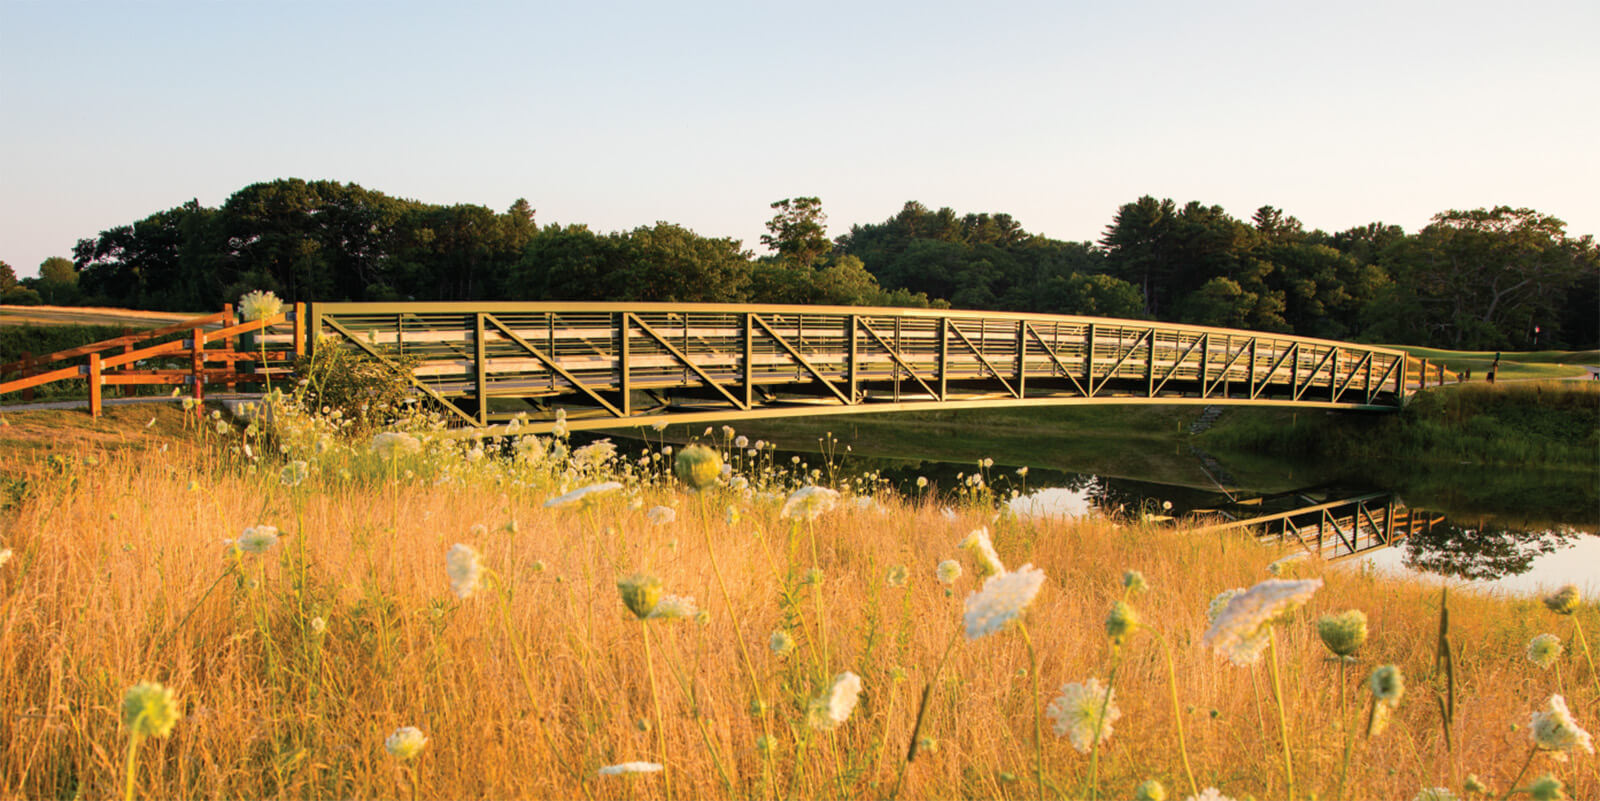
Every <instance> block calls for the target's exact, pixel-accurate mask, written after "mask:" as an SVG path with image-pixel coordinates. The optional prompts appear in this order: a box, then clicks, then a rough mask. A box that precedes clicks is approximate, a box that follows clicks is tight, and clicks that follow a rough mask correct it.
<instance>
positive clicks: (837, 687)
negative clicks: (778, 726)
mask: <svg viewBox="0 0 1600 801" xmlns="http://www.w3.org/2000/svg"><path fill="white" fill-rule="evenodd" d="M860 695H861V677H860V676H857V675H856V674H854V673H851V672H850V671H848V670H847V671H845V672H843V673H840V674H839V675H837V676H834V677H833V683H832V684H830V685H829V686H828V689H827V690H825V691H823V693H822V695H819V696H817V697H816V698H814V699H812V701H811V705H810V707H808V708H807V710H806V723H808V724H810V726H811V728H813V729H817V730H819V731H833V730H834V729H837V728H839V727H840V726H841V725H843V724H844V722H845V721H846V720H849V719H850V713H851V712H854V711H855V709H856V700H857V698H858V697H859V696H860Z"/></svg>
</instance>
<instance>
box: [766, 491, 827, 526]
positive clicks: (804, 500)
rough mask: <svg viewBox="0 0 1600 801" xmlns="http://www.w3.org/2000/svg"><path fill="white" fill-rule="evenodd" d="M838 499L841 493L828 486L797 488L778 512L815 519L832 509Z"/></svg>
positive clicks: (788, 516)
mask: <svg viewBox="0 0 1600 801" xmlns="http://www.w3.org/2000/svg"><path fill="white" fill-rule="evenodd" d="M838 500H839V493H837V492H835V491H833V490H831V489H828V488H827V487H818V486H805V487H801V488H800V489H797V490H795V491H794V493H793V494H792V495H790V496H789V499H788V500H786V501H784V503H783V509H782V510H780V511H779V512H778V517H780V518H784V519H788V518H795V519H797V520H815V519H817V516H819V515H821V514H823V513H824V512H827V511H828V510H829V509H832V508H833V505H834V504H835V503H837V502H838Z"/></svg>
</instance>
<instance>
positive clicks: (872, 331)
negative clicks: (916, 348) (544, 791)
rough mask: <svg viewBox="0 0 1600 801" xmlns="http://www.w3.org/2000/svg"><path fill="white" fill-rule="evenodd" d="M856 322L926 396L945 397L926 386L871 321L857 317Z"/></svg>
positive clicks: (942, 398)
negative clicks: (903, 369)
mask: <svg viewBox="0 0 1600 801" xmlns="http://www.w3.org/2000/svg"><path fill="white" fill-rule="evenodd" d="M856 324H857V325H860V326H861V330H863V331H865V332H867V336H869V337H872V341H874V342H876V343H878V347H880V348H883V351H884V352H885V353H887V354H889V358H890V359H891V360H893V361H894V363H895V364H898V365H900V366H901V367H902V368H905V371H906V373H907V374H909V375H910V376H911V380H913V381H915V382H917V384H918V385H919V386H921V387H922V389H923V391H924V392H927V393H928V397H930V398H938V399H939V400H944V399H945V398H944V393H941V392H935V391H934V389H933V387H931V386H928V382H926V381H923V380H922V376H920V375H917V371H916V370H915V369H913V368H912V366H911V365H910V364H909V363H907V362H906V360H905V359H902V358H900V351H898V350H896V349H895V347H894V346H893V345H890V344H889V341H888V340H886V339H884V338H883V335H882V334H879V333H878V329H876V328H873V327H872V324H871V323H868V322H867V321H866V320H862V319H859V318H858V319H857V320H856ZM943 369H944V367H943V366H941V367H940V370H941V371H942V370H943ZM940 375H943V372H941V373H940Z"/></svg>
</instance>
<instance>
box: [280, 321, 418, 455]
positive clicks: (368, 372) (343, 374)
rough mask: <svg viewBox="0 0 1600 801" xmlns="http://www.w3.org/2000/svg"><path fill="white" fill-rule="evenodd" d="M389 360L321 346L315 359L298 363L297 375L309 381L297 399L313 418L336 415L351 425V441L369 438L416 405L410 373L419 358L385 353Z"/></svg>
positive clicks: (326, 341)
mask: <svg viewBox="0 0 1600 801" xmlns="http://www.w3.org/2000/svg"><path fill="white" fill-rule="evenodd" d="M384 359H387V360H388V362H389V363H388V364H385V363H384V361H382V360H379V359H377V358H374V357H373V356H371V355H369V354H367V353H366V352H364V351H362V350H360V349H358V348H355V347H352V346H350V345H348V344H346V343H343V342H335V341H333V340H329V339H322V340H319V341H318V342H317V346H316V348H315V349H314V350H313V351H312V353H310V354H307V355H305V356H301V357H300V358H299V359H297V360H296V361H295V365H294V371H295V374H296V375H298V376H300V378H301V379H302V380H304V381H305V384H304V385H303V387H302V392H300V393H297V395H298V396H299V398H300V400H301V403H303V404H304V405H305V406H306V408H307V409H308V410H310V411H312V412H320V411H321V410H322V409H324V408H326V409H329V410H330V412H331V411H334V410H337V411H338V412H339V413H340V415H341V416H342V417H343V418H344V419H345V420H348V421H349V424H348V425H347V426H345V427H344V431H345V432H346V433H347V434H348V435H349V436H351V437H364V436H367V435H370V434H371V433H372V432H374V431H376V430H378V429H380V428H383V427H385V426H387V425H389V424H390V423H392V422H394V420H395V419H396V417H397V416H398V415H399V412H400V409H401V407H402V406H403V405H404V404H406V403H409V402H410V401H411V400H412V399H413V396H412V390H411V382H410V381H409V380H408V379H407V377H406V373H409V372H410V371H411V369H412V368H414V367H415V366H416V364H417V361H418V360H417V358H416V357H414V356H405V355H403V354H398V353H385V354H384ZM391 365H393V366H391Z"/></svg>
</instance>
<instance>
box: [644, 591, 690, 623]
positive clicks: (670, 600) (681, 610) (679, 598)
mask: <svg viewBox="0 0 1600 801" xmlns="http://www.w3.org/2000/svg"><path fill="white" fill-rule="evenodd" d="M699 612H700V609H699V607H696V606H695V605H694V599H693V598H689V597H687V596H683V595H663V596H661V600H659V601H657V602H656V605H655V607H653V608H652V609H651V610H650V612H649V613H648V614H646V615H645V617H646V618H648V619H650V620H687V619H689V618H691V617H694V616H695V615H696V614H698V613H699Z"/></svg>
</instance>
